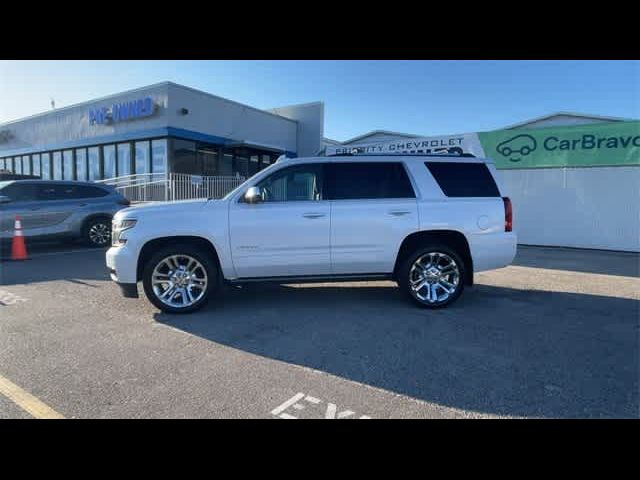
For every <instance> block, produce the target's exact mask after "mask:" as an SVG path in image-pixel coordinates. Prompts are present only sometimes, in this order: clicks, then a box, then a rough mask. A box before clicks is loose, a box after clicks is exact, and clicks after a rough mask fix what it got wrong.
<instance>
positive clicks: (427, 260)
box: [107, 155, 516, 313]
mask: <svg viewBox="0 0 640 480" xmlns="http://www.w3.org/2000/svg"><path fill="white" fill-rule="evenodd" d="M511 225H512V218H511V202H510V200H509V199H508V198H506V197H504V196H503V194H502V192H501V189H500V187H499V185H498V184H497V182H496V169H495V166H494V165H493V163H491V162H490V161H488V160H484V159H479V158H470V157H460V156H447V155H435V156H424V155H420V156H418V155H397V156H396V155H384V156H382V155H380V156H378V155H355V156H349V155H344V156H333V157H316V158H299V159H286V160H283V161H279V162H277V163H275V164H273V165H271V166H270V167H268V168H266V169H265V170H262V171H261V172H259V173H258V174H256V175H255V176H253V177H251V178H250V179H249V180H247V181H246V182H245V183H244V184H242V185H241V186H239V187H238V188H236V189H235V190H233V191H232V192H230V193H229V194H228V195H227V196H225V197H224V198H223V199H221V200H205V199H202V200H191V201H183V202H173V203H157V204H148V205H143V206H138V207H132V208H126V209H124V210H121V211H120V212H118V213H117V214H116V216H115V217H114V220H113V238H112V244H113V246H112V248H110V249H109V250H108V251H107V266H108V268H109V270H110V272H111V278H112V279H113V280H114V281H116V282H118V284H119V285H120V286H121V288H122V292H123V294H124V296H126V297H137V296H138V290H137V282H139V281H142V283H143V286H144V291H145V293H146V295H147V297H148V298H149V300H150V301H151V302H152V303H153V304H154V305H155V306H156V307H158V308H160V309H161V310H163V311H165V312H171V313H186V312H193V311H195V310H197V309H199V308H201V307H202V306H204V305H205V303H206V302H207V301H208V300H209V299H210V297H211V296H212V294H213V293H214V291H215V290H216V289H217V288H218V287H219V286H220V285H221V284H222V283H223V282H226V283H229V284H238V283H239V284H242V283H247V282H256V281H276V282H279V283H299V282H305V281H312V282H317V281H323V282H324V281H347V280H372V279H392V280H395V281H396V282H397V283H398V285H399V286H400V288H401V289H402V290H403V291H404V292H406V294H407V296H408V297H409V298H410V299H411V300H413V301H414V302H416V303H417V304H418V305H420V306H423V307H429V308H438V307H444V306H445V305H449V304H450V303H452V302H453V301H455V300H456V299H457V298H458V297H459V296H460V294H461V293H462V290H463V288H464V286H465V285H472V284H473V274H474V272H479V271H482V270H490V269H495V268H500V267H504V266H507V265H509V264H510V263H511V262H512V260H513V258H514V256H515V253H516V235H515V233H514V232H513V231H512V227H511Z"/></svg>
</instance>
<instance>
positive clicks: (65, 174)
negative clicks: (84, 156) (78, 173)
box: [62, 150, 73, 180]
mask: <svg viewBox="0 0 640 480" xmlns="http://www.w3.org/2000/svg"><path fill="white" fill-rule="evenodd" d="M62 178H63V179H64V180H73V150H65V151H64V152H62Z"/></svg>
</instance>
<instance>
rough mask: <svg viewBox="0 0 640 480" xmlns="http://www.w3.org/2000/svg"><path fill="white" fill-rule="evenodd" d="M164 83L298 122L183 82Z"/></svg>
mask: <svg viewBox="0 0 640 480" xmlns="http://www.w3.org/2000/svg"><path fill="white" fill-rule="evenodd" d="M164 83H166V84H167V85H170V86H172V87H176V88H180V89H182V90H190V91H192V92H196V93H200V94H203V95H206V96H208V97H211V98H215V99H217V100H222V101H223V102H227V103H231V104H233V105H238V106H240V107H243V108H248V109H250V110H255V111H256V112H260V113H266V114H268V115H273V116H274V117H278V118H281V119H283V120H288V121H289V122H293V123H298V121H297V120H294V119H292V118H288V117H283V116H282V115H278V114H277V113H274V112H271V111H269V110H262V109H261V108H257V107H253V106H251V105H247V104H245V103H240V102H238V101H236V100H229V99H228V98H225V97H221V96H219V95H214V94H213V93H209V92H205V91H204V90H199V89H197V88H193V87H189V86H187V85H181V84H179V83H175V82H164Z"/></svg>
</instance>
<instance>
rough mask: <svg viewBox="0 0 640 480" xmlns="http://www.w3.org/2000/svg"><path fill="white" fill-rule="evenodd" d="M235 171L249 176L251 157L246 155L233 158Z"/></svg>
mask: <svg viewBox="0 0 640 480" xmlns="http://www.w3.org/2000/svg"><path fill="white" fill-rule="evenodd" d="M233 167H234V168H233V170H234V172H233V173H239V174H240V175H242V176H243V177H245V178H246V177H248V176H249V159H248V158H246V157H240V156H236V157H235V158H234V159H233Z"/></svg>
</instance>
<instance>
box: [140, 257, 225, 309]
mask: <svg viewBox="0 0 640 480" xmlns="http://www.w3.org/2000/svg"><path fill="white" fill-rule="evenodd" d="M142 283H143V286H144V292H145V294H146V295H147V298H148V299H149V301H150V302H151V303H153V304H154V305H155V306H156V307H158V308H159V309H160V310H162V311H164V312H167V313H190V312H194V311H196V310H199V309H200V308H202V307H203V306H204V305H205V304H206V303H207V301H208V300H209V297H210V296H211V295H212V294H213V291H214V290H215V289H216V287H217V286H218V267H217V265H216V262H215V261H214V260H213V259H212V258H211V255H210V254H209V253H208V252H206V251H204V250H202V249H200V248H198V247H195V246H191V245H184V246H180V245H176V246H170V247H165V248H162V249H161V250H159V251H158V252H157V253H155V254H154V255H153V256H152V257H151V259H150V260H149V261H148V262H147V263H146V265H145V266H144V270H143V274H142Z"/></svg>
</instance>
